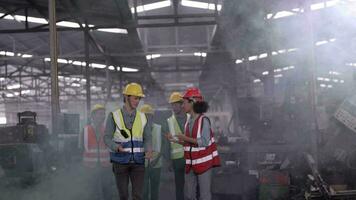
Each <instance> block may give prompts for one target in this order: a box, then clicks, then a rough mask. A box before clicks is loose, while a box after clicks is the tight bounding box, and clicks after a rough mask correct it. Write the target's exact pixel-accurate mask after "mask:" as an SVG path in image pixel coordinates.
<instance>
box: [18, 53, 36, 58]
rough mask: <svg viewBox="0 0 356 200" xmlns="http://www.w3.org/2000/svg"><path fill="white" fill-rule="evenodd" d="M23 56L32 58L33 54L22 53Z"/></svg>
mask: <svg viewBox="0 0 356 200" xmlns="http://www.w3.org/2000/svg"><path fill="white" fill-rule="evenodd" d="M21 57H22V58H32V57H33V55H30V54H22V56H21Z"/></svg>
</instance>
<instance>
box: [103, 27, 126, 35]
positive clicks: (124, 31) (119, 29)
mask: <svg viewBox="0 0 356 200" xmlns="http://www.w3.org/2000/svg"><path fill="white" fill-rule="evenodd" d="M97 31H101V32H108V33H120V34H127V33H128V32H127V29H122V28H99V29H97Z"/></svg>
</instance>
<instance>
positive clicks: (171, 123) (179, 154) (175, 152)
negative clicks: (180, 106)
mask: <svg viewBox="0 0 356 200" xmlns="http://www.w3.org/2000/svg"><path fill="white" fill-rule="evenodd" d="M167 123H168V128H169V132H170V133H171V134H172V135H173V136H175V135H178V134H183V131H182V130H181V129H180V127H179V124H178V121H177V119H176V117H175V116H174V115H172V116H171V117H170V118H168V119H167ZM183 157H184V149H183V146H182V145H181V144H177V143H174V142H171V159H173V160H175V159H179V158H183Z"/></svg>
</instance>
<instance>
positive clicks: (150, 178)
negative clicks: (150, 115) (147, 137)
mask: <svg viewBox="0 0 356 200" xmlns="http://www.w3.org/2000/svg"><path fill="white" fill-rule="evenodd" d="M161 149H162V127H161V125H159V124H156V123H153V125H152V150H153V158H152V159H151V160H147V159H146V160H145V185H144V190H143V191H144V192H143V199H144V200H158V198H159V187H160V179H161V167H162V156H161V152H162V150H161Z"/></svg>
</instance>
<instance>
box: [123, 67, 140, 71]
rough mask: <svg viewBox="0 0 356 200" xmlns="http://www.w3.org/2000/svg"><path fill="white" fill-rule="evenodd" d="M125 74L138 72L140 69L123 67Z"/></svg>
mask: <svg viewBox="0 0 356 200" xmlns="http://www.w3.org/2000/svg"><path fill="white" fill-rule="evenodd" d="M122 71H123V72H138V69H135V68H130V67H122Z"/></svg>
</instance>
